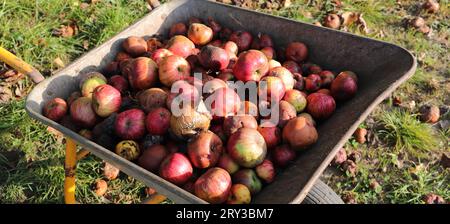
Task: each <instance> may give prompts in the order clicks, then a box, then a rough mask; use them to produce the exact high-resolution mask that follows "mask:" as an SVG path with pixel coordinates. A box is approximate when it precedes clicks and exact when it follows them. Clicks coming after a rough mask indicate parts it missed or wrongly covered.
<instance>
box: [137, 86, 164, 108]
mask: <svg viewBox="0 0 450 224" xmlns="http://www.w3.org/2000/svg"><path fill="white" fill-rule="evenodd" d="M167 96H168V94H167V92H166V91H164V90H163V89H160V88H150V89H147V90H144V91H142V92H140V93H139V94H138V95H137V100H138V101H139V105H140V106H141V107H142V108H143V109H144V111H145V112H150V111H151V110H153V109H155V108H159V107H165V106H166V101H167Z"/></svg>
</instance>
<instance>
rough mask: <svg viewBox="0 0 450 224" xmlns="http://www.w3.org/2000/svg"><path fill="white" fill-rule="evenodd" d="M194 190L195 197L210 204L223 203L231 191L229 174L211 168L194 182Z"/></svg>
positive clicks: (216, 168)
mask: <svg viewBox="0 0 450 224" xmlns="http://www.w3.org/2000/svg"><path fill="white" fill-rule="evenodd" d="M194 189H195V195H196V196H197V197H199V198H201V199H203V200H205V201H207V202H209V203H211V204H220V203H224V202H225V201H226V200H227V199H228V195H229V193H230V189H231V177H230V174H228V172H227V171H225V170H224V169H222V168H218V167H214V168H211V169H209V170H208V171H206V173H204V174H203V175H201V176H200V177H199V178H198V179H197V181H195V185H194Z"/></svg>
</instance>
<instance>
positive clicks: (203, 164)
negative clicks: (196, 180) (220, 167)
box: [188, 131, 223, 169]
mask: <svg viewBox="0 0 450 224" xmlns="http://www.w3.org/2000/svg"><path fill="white" fill-rule="evenodd" d="M222 152H223V144H222V140H221V139H220V138H219V136H217V135H216V134H214V133H213V132H211V131H204V132H200V133H199V134H198V135H197V136H195V137H194V138H193V139H192V140H191V141H190V142H189V143H188V156H189V159H190V160H191V162H192V164H193V165H194V167H197V168H200V169H205V168H210V167H213V166H215V165H216V163H217V161H218V160H219V157H220V155H221V154H222Z"/></svg>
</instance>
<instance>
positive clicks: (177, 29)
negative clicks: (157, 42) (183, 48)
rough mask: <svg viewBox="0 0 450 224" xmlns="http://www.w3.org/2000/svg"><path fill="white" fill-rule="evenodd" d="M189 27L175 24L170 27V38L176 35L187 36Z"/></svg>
mask: <svg viewBox="0 0 450 224" xmlns="http://www.w3.org/2000/svg"><path fill="white" fill-rule="evenodd" d="M186 32H187V27H186V25H185V24H184V23H175V24H173V25H172V26H171V27H170V30H169V37H170V38H171V37H173V36H176V35H183V36H184V35H186Z"/></svg>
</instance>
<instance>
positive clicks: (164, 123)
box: [145, 107, 171, 135]
mask: <svg viewBox="0 0 450 224" xmlns="http://www.w3.org/2000/svg"><path fill="white" fill-rule="evenodd" d="M170 116H171V113H170V111H169V110H167V109H166V108H163V107H160V108H156V109H154V110H152V111H150V112H149V113H148V114H147V118H146V119H145V127H146V128H147V131H148V133H150V134H152V135H165V134H166V133H167V131H168V130H169V126H170Z"/></svg>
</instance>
